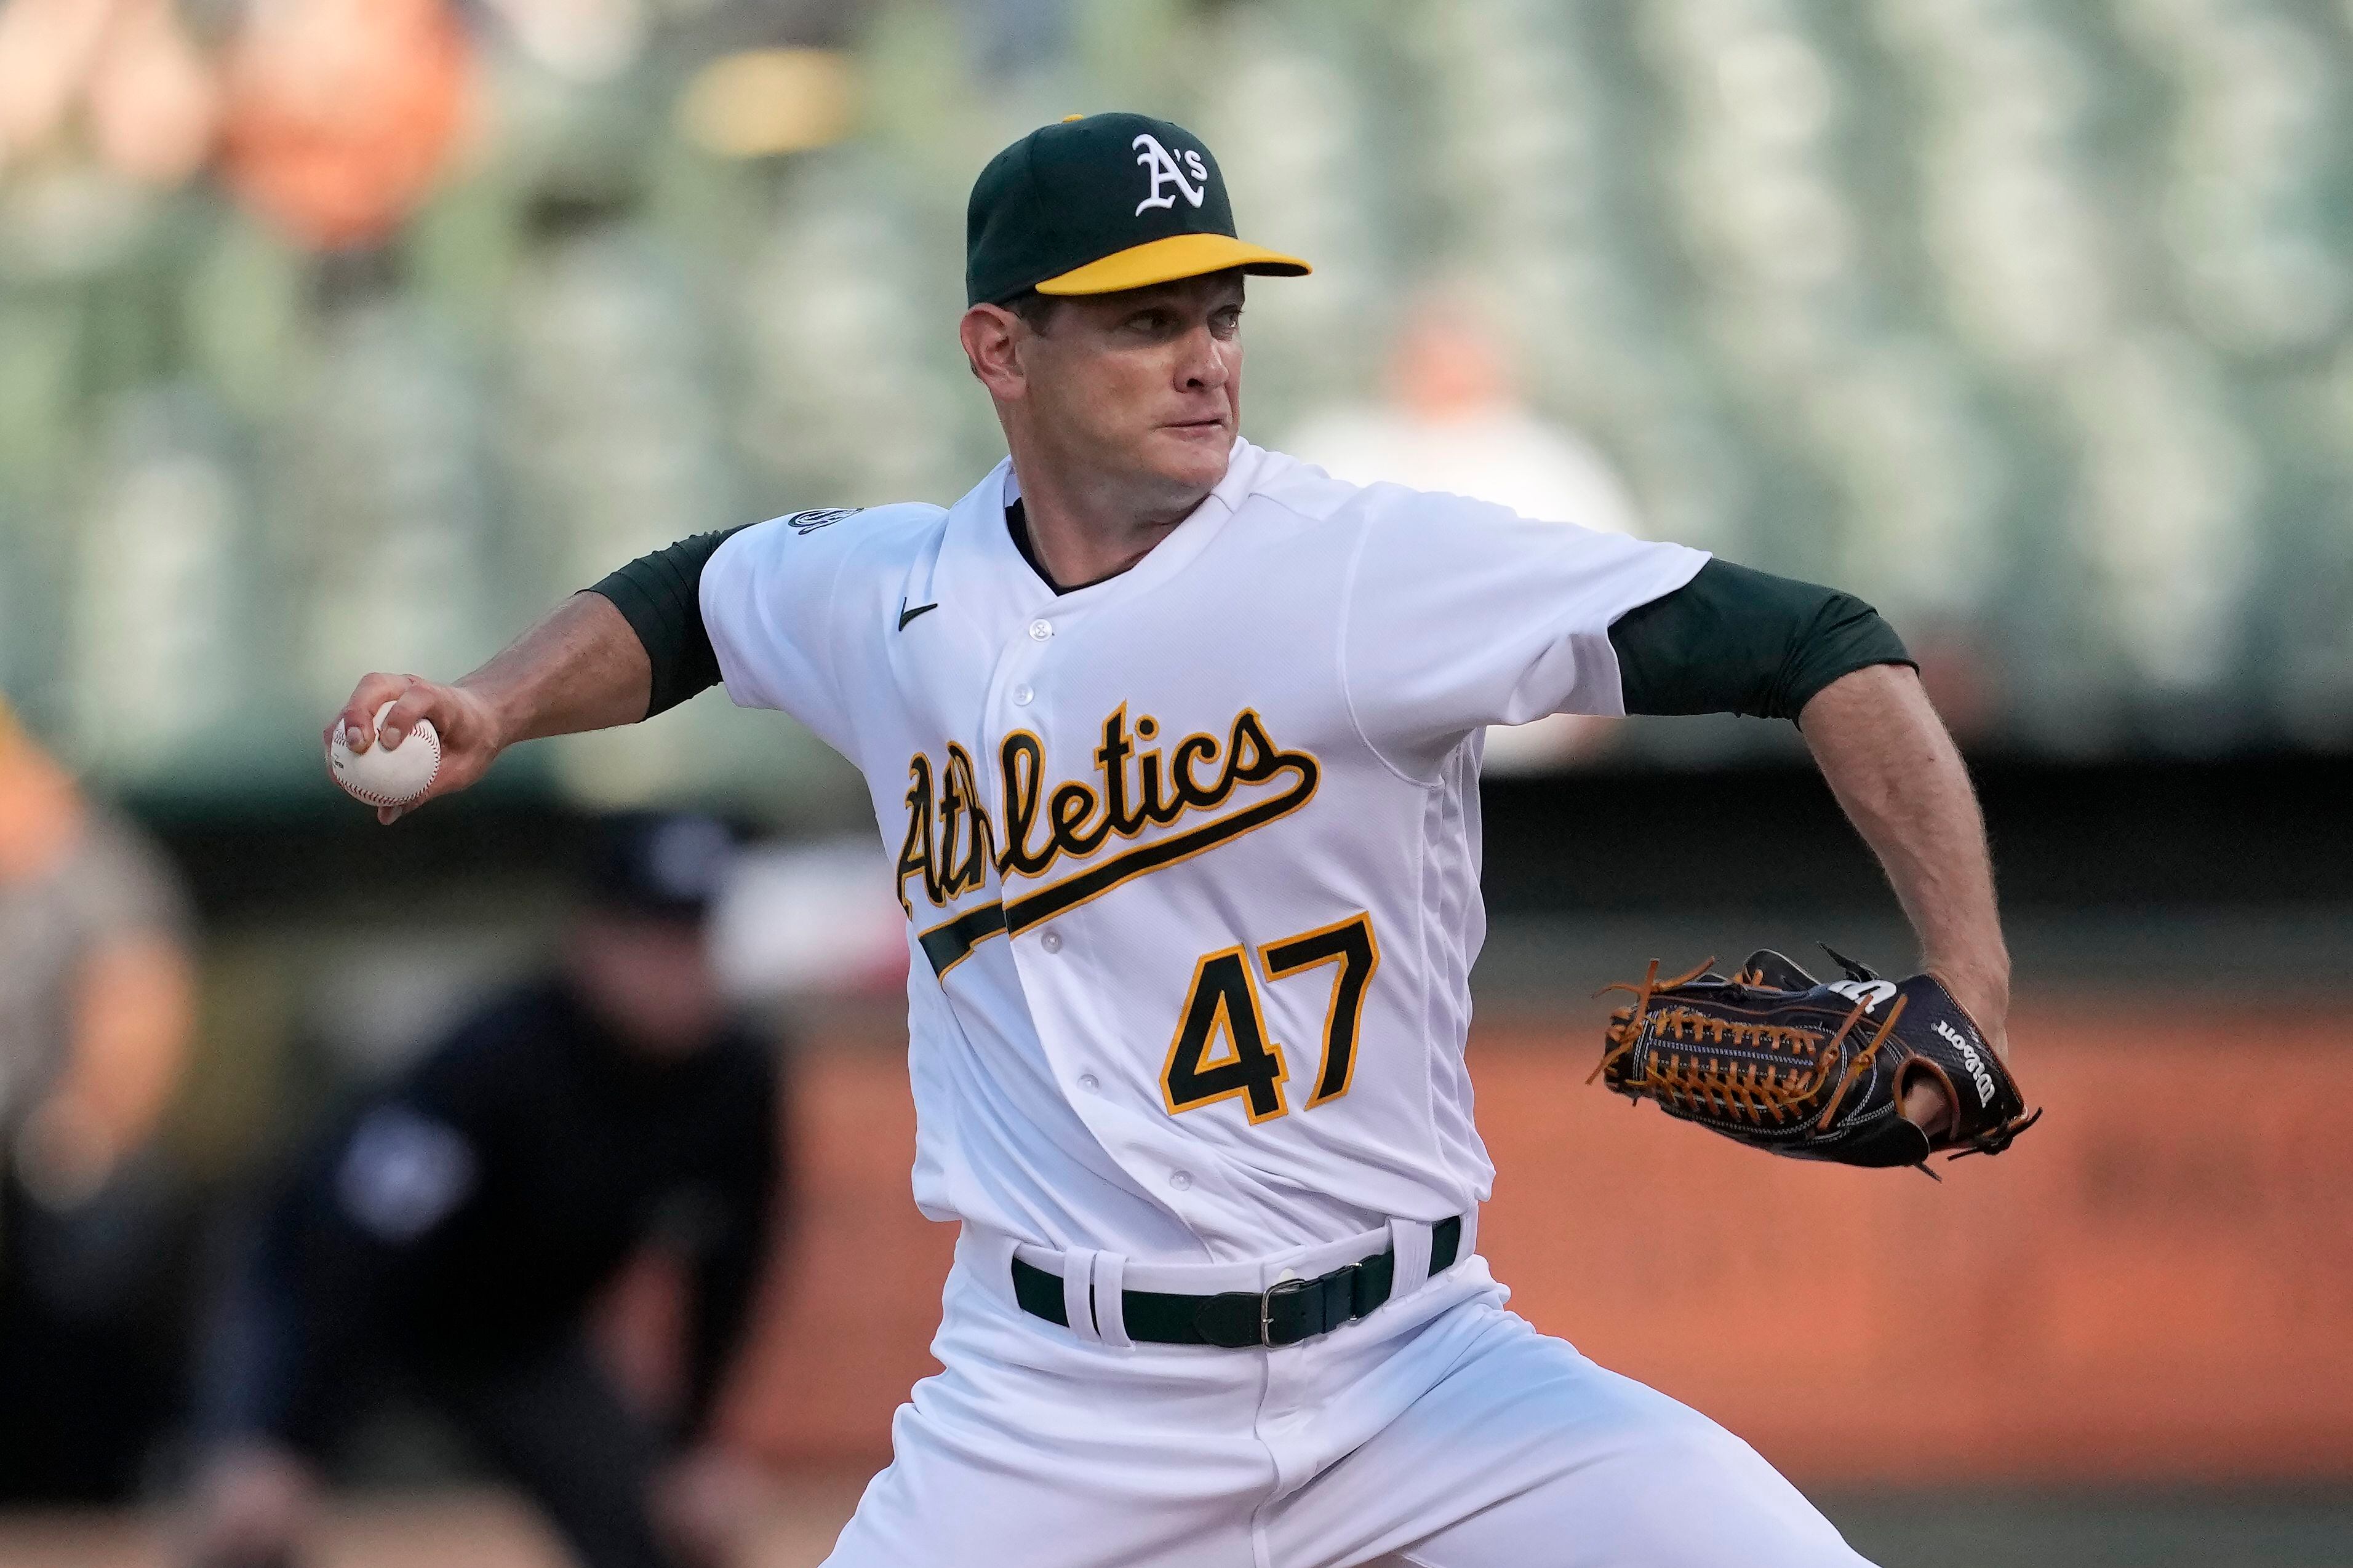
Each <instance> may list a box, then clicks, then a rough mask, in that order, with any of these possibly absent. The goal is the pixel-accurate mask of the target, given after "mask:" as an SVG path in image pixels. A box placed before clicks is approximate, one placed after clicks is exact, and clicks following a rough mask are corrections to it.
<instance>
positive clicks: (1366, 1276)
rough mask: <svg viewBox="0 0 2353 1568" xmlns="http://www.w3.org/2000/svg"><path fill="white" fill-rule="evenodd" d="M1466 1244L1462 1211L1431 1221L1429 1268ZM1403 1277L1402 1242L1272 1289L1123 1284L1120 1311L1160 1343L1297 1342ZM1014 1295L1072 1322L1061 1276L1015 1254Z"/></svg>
mask: <svg viewBox="0 0 2353 1568" xmlns="http://www.w3.org/2000/svg"><path fill="white" fill-rule="evenodd" d="M1461 1246H1462V1220H1461V1216H1460V1215H1455V1216H1452V1217H1450V1218H1447V1219H1442V1220H1440V1221H1439V1222H1438V1223H1437V1224H1436V1225H1434V1226H1430V1273H1432V1274H1438V1273H1440V1272H1442V1271H1444V1270H1445V1269H1448V1268H1452V1267H1453V1266H1454V1255H1455V1253H1456V1251H1457V1250H1459V1249H1460V1248H1461ZM1396 1285H1397V1250H1396V1249H1395V1248H1394V1247H1392V1248H1390V1249H1389V1250H1388V1251H1386V1252H1383V1253H1381V1254H1380V1255H1379V1256H1378V1257H1377V1258H1366V1259H1365V1260H1364V1261H1363V1262H1361V1263H1350V1264H1347V1265H1345V1266H1344V1267H1342V1268H1335V1269H1334V1270H1332V1272H1331V1273H1329V1274H1319V1275H1317V1276H1316V1277H1315V1278H1314V1279H1285V1280H1282V1281H1280V1282H1279V1283H1277V1284H1276V1285H1274V1286H1273V1287H1272V1288H1271V1289H1266V1290H1225V1291H1220V1292H1219V1293H1218V1294H1217V1295H1214V1296H1176V1295H1171V1294H1169V1293H1168V1292H1166V1291H1164V1290H1122V1291H1121V1292H1120V1293H1119V1303H1120V1316H1121V1318H1122V1319H1123V1320H1124V1321H1125V1322H1126V1324H1127V1337H1128V1338H1129V1339H1132V1340H1136V1341H1139V1342H1143V1343H1146V1344H1155V1345H1218V1346H1221V1347H1223V1348H1224V1349H1227V1350H1241V1349H1245V1348H1247V1347H1249V1346H1250V1345H1265V1346H1267V1347H1269V1348H1270V1349H1271V1348H1272V1347H1274V1346H1277V1345H1295V1344H1297V1343H1298V1342H1300V1341H1302V1340H1312V1339H1314V1337H1315V1336H1316V1335H1318V1334H1328V1333H1330V1332H1331V1331H1333V1330H1334V1329H1336V1328H1338V1327H1339V1326H1340V1325H1341V1324H1343V1323H1348V1322H1354V1321H1356V1319H1358V1318H1361V1317H1363V1316H1365V1315H1366V1313H1368V1312H1370V1311H1371V1310H1373V1309H1374V1308H1376V1307H1377V1306H1379V1305H1380V1304H1381V1303H1382V1302H1384V1301H1386V1300H1388V1299H1389V1292H1390V1291H1391V1290H1392V1289H1395V1288H1396ZM1013 1299H1014V1300H1017V1301H1018V1302H1020V1303H1021V1310H1023V1311H1025V1312H1027V1313H1029V1315H1030V1316H1031V1317H1033V1318H1043V1319H1045V1320H1046V1321H1048V1322H1050V1323H1060V1324H1061V1325H1062V1326H1063V1327H1064V1328H1068V1327H1070V1326H1071V1320H1070V1316H1069V1313H1068V1312H1067V1311H1066V1310H1065V1309H1064V1307H1063V1305H1062V1277H1061V1276H1060V1275H1059V1274H1050V1273H1048V1272H1047V1271H1046V1270H1045V1269H1043V1268H1038V1267H1036V1266H1035V1265H1034V1264H1029V1263H1024V1262H1022V1261H1021V1259H1019V1258H1015V1259H1014V1260H1013Z"/></svg>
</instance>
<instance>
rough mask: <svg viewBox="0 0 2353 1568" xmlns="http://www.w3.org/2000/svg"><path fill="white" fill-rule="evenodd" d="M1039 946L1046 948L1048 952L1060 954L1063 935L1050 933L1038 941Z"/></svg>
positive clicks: (1054, 932) (1056, 932)
mask: <svg viewBox="0 0 2353 1568" xmlns="http://www.w3.org/2000/svg"><path fill="white" fill-rule="evenodd" d="M1038 945H1039V947H1042V948H1044V949H1045V950H1046V951H1047V952H1061V951H1062V933H1061V932H1060V931H1048V932H1047V933H1046V934H1045V935H1044V936H1041V937H1039V939H1038Z"/></svg>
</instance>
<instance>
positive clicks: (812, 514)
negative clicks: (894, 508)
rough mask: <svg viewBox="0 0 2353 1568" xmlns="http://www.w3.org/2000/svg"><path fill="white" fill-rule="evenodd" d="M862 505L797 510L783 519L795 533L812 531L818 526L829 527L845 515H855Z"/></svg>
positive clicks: (861, 508) (818, 527)
mask: <svg viewBox="0 0 2353 1568" xmlns="http://www.w3.org/2000/svg"><path fill="white" fill-rule="evenodd" d="M863 510H866V509H865V508H864V507H856V506H837V507H828V508H827V509H826V510H823V511H797V512H795V513H793V514H792V515H791V516H790V517H787V518H786V519H785V524H786V527H788V528H790V529H791V530H792V531H794V532H795V533H814V532H816V531H818V529H820V528H830V527H832V526H833V525H834V524H835V523H837V522H839V521H841V520H842V519H843V518H845V517H856V516H857V515H858V514H859V513H860V512H861V511H863Z"/></svg>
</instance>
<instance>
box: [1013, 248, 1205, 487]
mask: <svg viewBox="0 0 2353 1568" xmlns="http://www.w3.org/2000/svg"><path fill="white" fill-rule="evenodd" d="M1241 314H1242V279H1241V274H1240V273H1239V272H1221V273H1215V274H1212V275H1210V276H1208V277H1206V278H1187V279H1179V280H1177V281H1176V282H1174V283H1160V284H1155V285H1154V286H1153V287H1151V288H1149V289H1130V290H1128V291H1126V292H1124V293H1119V294H1093V295H1085V294H1082V295H1073V296H1070V297H1068V298H1066V299H1064V300H1060V301H1058V302H1057V305H1056V308H1055V310H1054V311H1053V315H1052V319H1051V320H1050V321H1049V322H1048V324H1047V329H1046V331H1043V332H1037V331H1031V330H1029V329H1028V328H1026V327H1024V328H1022V329H1020V331H1019V336H1020V345H1019V350H1018V353H1019V359H1020V364H1021V368H1022V371H1023V373H1024V374H1023V378H1022V380H1023V388H1022V398H1021V401H1022V402H1023V403H1024V404H1025V405H1027V406H1026V409H1025V420H1026V423H1027V425H1028V426H1029V432H1030V434H1031V436H1032V437H1033V438H1034V439H1036V440H1037V441H1038V442H1039V444H1040V445H1042V446H1043V447H1047V448H1048V449H1049V450H1050V452H1051V453H1052V455H1053V456H1054V458H1056V459H1057V460H1058V461H1060V463H1062V464H1064V465H1066V466H1068V467H1070V468H1073V469H1075V470H1077V471H1082V472H1092V473H1095V474H1099V475H1101V476H1103V478H1105V479H1111V480H1113V482H1115V483H1117V484H1119V485H1120V486H1121V487H1122V488H1123V489H1132V490H1133V491H1134V495H1135V497H1136V499H1137V500H1145V501H1166V502H1168V503H1171V504H1178V503H1181V504H1184V505H1186V506H1187V507H1189V506H1190V505H1191V504H1192V503H1193V502H1195V501H1198V500H1199V498H1200V497H1201V496H1202V495H1203V494H1205V493H1207V492H1208V490H1209V489H1211V488H1213V487H1214V486H1215V485H1216V484H1217V482H1218V481H1219V479H1223V478H1225V474H1226V459H1227V457H1228V455H1229V452H1230V451H1231V449H1232V447H1233V444H1234V437H1235V435H1236V434H1237V433H1238V432H1239V431H1240V427H1241V390H1242V344H1241V332H1240V328H1241Z"/></svg>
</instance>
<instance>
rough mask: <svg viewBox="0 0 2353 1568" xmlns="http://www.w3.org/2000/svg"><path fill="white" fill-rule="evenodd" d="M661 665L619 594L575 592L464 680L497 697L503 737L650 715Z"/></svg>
mask: <svg viewBox="0 0 2353 1568" xmlns="http://www.w3.org/2000/svg"><path fill="white" fill-rule="evenodd" d="M652 682H653V666H652V663H651V661H650V660H649V658H647V657H646V649H645V645H644V644H643V643H641V642H639V641H638V634H637V633H636V632H635V631H633V630H632V629H630V626H629V623H628V620H627V619H626V618H625V617H623V616H622V614H621V612H620V611H619V610H617V609H616V608H614V606H613V603H612V601H611V600H609V599H607V598H605V597H604V596H603V595H598V594H594V593H586V592H584V593H578V594H575V595H572V597H570V598H569V599H566V600H565V602H564V603H563V604H561V605H557V606H556V607H555V609H554V611H552V612H551V613H549V614H548V615H547V616H544V617H543V618H542V619H541V620H540V621H539V623H538V624H537V625H535V626H533V627H532V628H531V629H530V630H529V631H527V632H525V633H523V634H522V636H521V637H517V638H515V640H514V641H513V642H512V643H509V644H508V645H507V646H506V647H505V648H504V649H503V650H502V651H501V652H500V653H499V654H498V656H497V657H496V658H492V659H491V661H490V662H489V663H488V664H485V665H484V666H482V668H480V669H478V670H476V671H474V672H473V673H472V674H471V675H469V676H467V677H466V678H465V679H462V680H460V681H459V682H458V683H457V684H458V686H459V688H461V689H464V690H466V691H469V692H471V693H473V694H474V695H475V696H477V697H479V698H480V699H482V700H484V701H485V702H487V703H488V704H489V705H490V708H491V712H492V713H493V714H494V715H495V716H496V718H497V721H498V727H499V737H500V742H501V745H512V744H513V743H514V742H517V741H536V740H539V739H542V738H543V737H545V736H549V735H570V734H575V733H577V732H579V731H583V730H607V729H611V728H613V727H614V726H616V725H620V724H634V723H636V722H637V721H638V720H640V719H642V718H644V717H645V716H646V705H647V700H648V698H649V695H650V693H651V690H652Z"/></svg>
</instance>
